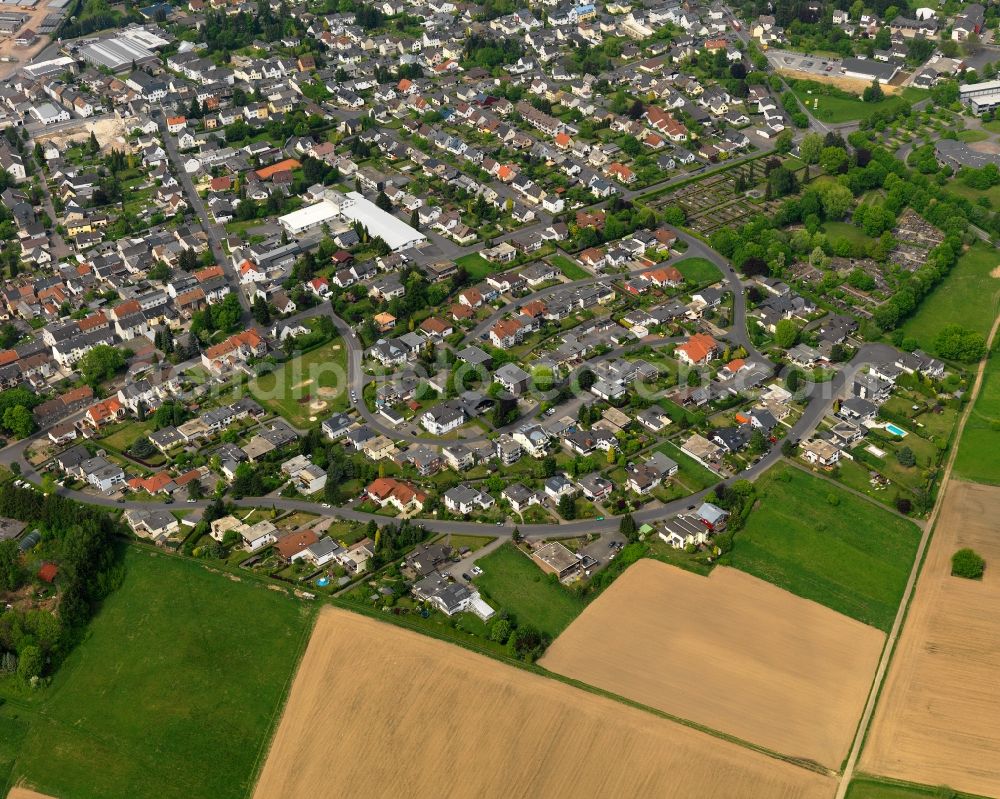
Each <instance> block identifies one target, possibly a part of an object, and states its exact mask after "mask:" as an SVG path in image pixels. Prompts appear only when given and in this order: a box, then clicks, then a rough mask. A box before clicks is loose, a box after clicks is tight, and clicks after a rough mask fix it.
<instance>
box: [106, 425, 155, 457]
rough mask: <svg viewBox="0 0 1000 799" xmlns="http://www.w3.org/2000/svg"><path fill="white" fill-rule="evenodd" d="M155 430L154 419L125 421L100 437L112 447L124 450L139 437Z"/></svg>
mask: <svg viewBox="0 0 1000 799" xmlns="http://www.w3.org/2000/svg"><path fill="white" fill-rule="evenodd" d="M152 430H153V420H152V419H147V420H146V421H144V422H125V423H123V424H117V425H115V426H114V427H113V428H112V430H111V432H110V433H109V434H108V435H106V436H104V437H103V438H101V439H100V441H101V443H102V444H104V445H106V446H108V447H110V448H111V449H115V450H118V451H119V452H124V451H125V450H127V449H128V448H129V447H131V446H132V444H134V443H135V442H136V441H137V440H138V439H140V438H142V437H143V436H146V435H149V434H150V433H151V432H152Z"/></svg>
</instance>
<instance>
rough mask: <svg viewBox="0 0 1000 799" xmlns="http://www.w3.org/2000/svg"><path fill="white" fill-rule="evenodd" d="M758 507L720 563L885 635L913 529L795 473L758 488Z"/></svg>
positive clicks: (912, 549)
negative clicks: (881, 631)
mask: <svg viewBox="0 0 1000 799" xmlns="http://www.w3.org/2000/svg"><path fill="white" fill-rule="evenodd" d="M757 490H758V492H759V494H760V496H759V500H758V505H757V507H756V508H755V509H754V511H753V512H752V513H751V514H750V518H749V519H748V520H747V523H746V527H745V528H744V529H743V530H741V531H740V532H738V533H737V534H736V536H735V541H734V544H733V549H732V551H731V552H729V553H728V554H726V555H724V556H723V557H722V558H721V559H720V562H722V563H725V564H726V565H728V566H733V567H735V568H737V569H741V570H743V571H745V572H748V573H749V574H753V575H755V576H756V577H760V578H762V579H764V580H768V581H769V582H772V583H774V584H775V585H777V586H779V587H781V588H784V589H786V590H788V591H791V592H792V593H793V594H798V595H799V596H802V597H805V598H806V599H812V600H814V601H816V602H819V603H820V604H822V605H826V606H827V607H829V608H833V609H834V610H836V611H838V612H840V613H843V614H845V615H847V616H851V617H853V618H855V619H858V620H860V621H863V622H865V623H866V624H871V625H872V626H874V627H878V628H879V629H881V630H888V629H889V627H890V626H891V625H892V621H893V618H894V617H895V615H896V610H897V608H898V606H899V601H900V598H901V597H902V595H903V587H904V585H905V584H906V578H907V576H908V575H909V572H910V567H911V566H912V565H913V558H914V556H915V555H916V550H917V542H918V540H919V538H920V531H919V530H918V529H917V527H916V525H914V524H912V523H911V522H908V521H906V520H905V519H901V518H900V517H898V516H896V515H894V514H892V513H890V512H889V511H887V510H883V509H882V508H880V507H878V506H876V505H874V504H872V503H871V502H868V501H866V500H863V499H860V498H858V497H855V496H854V495H852V494H849V493H847V492H846V491H844V490H842V489H840V488H838V487H837V486H836V485H835V484H834V483H831V482H830V481H827V480H823V479H821V478H819V477H813V476H812V475H809V474H806V473H805V472H803V471H801V470H800V469H796V468H792V467H777V469H775V470H772V471H771V472H769V473H768V474H766V475H765V476H764V477H762V478H761V479H760V480H758V482H757Z"/></svg>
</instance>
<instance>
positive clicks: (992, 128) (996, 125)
mask: <svg viewBox="0 0 1000 799" xmlns="http://www.w3.org/2000/svg"><path fill="white" fill-rule="evenodd" d="M983 130H988V131H989V132H990V133H1000V119H991V120H990V121H989V122H983Z"/></svg>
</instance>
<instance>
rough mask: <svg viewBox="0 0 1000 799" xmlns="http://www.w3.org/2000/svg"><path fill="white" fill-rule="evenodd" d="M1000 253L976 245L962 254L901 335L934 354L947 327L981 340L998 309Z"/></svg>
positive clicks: (984, 246)
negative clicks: (958, 328) (958, 327)
mask: <svg viewBox="0 0 1000 799" xmlns="http://www.w3.org/2000/svg"><path fill="white" fill-rule="evenodd" d="M998 267H1000V251H998V250H996V249H994V248H993V247H987V246H986V245H985V244H976V245H974V246H973V247H971V248H970V249H969V250H968V251H966V252H965V253H964V254H963V255H962V257H961V258H959V259H958V262H957V263H956V264H955V267H954V268H953V269H952V270H951V272H949V273H948V275H947V276H946V277H945V279H944V280H942V281H941V283H940V284H939V285H938V286H937V287H936V288H935V289H934V291H933V292H931V294H930V296H929V297H927V298H926V299H924V300H923V301H922V302H921V303H920V307H919V308H917V312H916V313H915V314H913V316H911V317H910V318H909V319H907V320H906V322H905V323H904V324H903V334H904V335H905V336H906V337H907V338H915V339H916V340H917V341H918V342H919V343H920V347H921V348H922V349H924V350H926V351H927V352H931V353H933V352H934V346H935V339H936V338H937V335H938V333H940V332H941V329H942V328H944V327H945V326H947V325H954V324H960V325H962V327H966V328H968V329H969V330H975V331H976V332H977V333H981V334H982V335H983V336H984V337H985V336H986V335H987V334H988V333H989V332H990V327H991V326H992V325H993V320H994V319H995V318H996V315H997V311H998V310H1000V278H997V277H993V276H992V275H991V272H993V271H994V270H995V269H997V268H998Z"/></svg>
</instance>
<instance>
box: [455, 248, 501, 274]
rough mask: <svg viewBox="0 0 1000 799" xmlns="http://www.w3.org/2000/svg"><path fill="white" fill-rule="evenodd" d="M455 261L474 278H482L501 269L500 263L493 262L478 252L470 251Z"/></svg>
mask: <svg viewBox="0 0 1000 799" xmlns="http://www.w3.org/2000/svg"><path fill="white" fill-rule="evenodd" d="M455 263H456V264H458V265H459V266H461V267H462V268H464V269H465V271H466V272H468V273H469V277H471V278H472V279H473V280H482V279H483V278H485V277H486V276H487V275H492V274H493V273H494V272H499V271H500V268H501V267H500V264H491V263H490V262H489V261H487V260H486V259H485V258H483V256H481V255H480V254H479V253H477V252H470V253H469V254H468V255H463V256H462V257H461V258H456V259H455Z"/></svg>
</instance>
